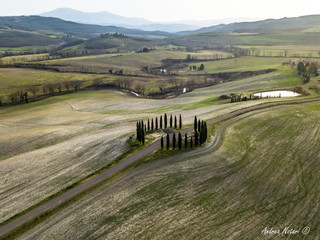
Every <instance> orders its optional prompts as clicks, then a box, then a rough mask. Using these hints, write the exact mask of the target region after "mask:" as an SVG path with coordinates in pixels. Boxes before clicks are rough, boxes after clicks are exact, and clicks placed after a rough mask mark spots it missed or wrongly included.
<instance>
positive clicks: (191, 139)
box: [190, 136, 193, 148]
mask: <svg viewBox="0 0 320 240" xmlns="http://www.w3.org/2000/svg"><path fill="white" fill-rule="evenodd" d="M192 147H193V138H192V136H191V138H190V148H192Z"/></svg>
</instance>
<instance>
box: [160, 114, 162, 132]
mask: <svg viewBox="0 0 320 240" xmlns="http://www.w3.org/2000/svg"><path fill="white" fill-rule="evenodd" d="M160 129H162V115H161V116H160Z"/></svg>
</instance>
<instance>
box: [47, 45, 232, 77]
mask: <svg viewBox="0 0 320 240" xmlns="http://www.w3.org/2000/svg"><path fill="white" fill-rule="evenodd" d="M168 48H169V47H166V48H160V49H157V48H156V50H153V51H150V52H148V53H135V52H131V53H119V54H106V55H100V56H88V57H77V58H71V59H61V60H51V61H44V62H43V63H47V64H62V65H65V66H67V67H68V68H72V67H89V68H90V67H91V68H97V69H99V70H100V71H103V70H104V71H108V70H109V69H112V68H114V69H117V70H119V69H123V70H124V71H125V73H127V74H130V73H131V74H139V73H140V74H141V73H142V71H141V69H142V68H143V67H145V66H149V67H161V66H162V62H161V61H162V60H165V59H186V58H187V55H188V54H190V55H191V56H192V57H194V58H198V59H207V58H209V59H210V58H214V57H215V55H216V54H218V55H221V57H227V56H228V55H230V54H227V53H224V52H219V51H209V50H206V51H200V52H185V51H179V50H170V48H169V49H168Z"/></svg>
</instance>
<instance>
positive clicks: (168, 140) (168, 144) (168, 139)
mask: <svg viewBox="0 0 320 240" xmlns="http://www.w3.org/2000/svg"><path fill="white" fill-rule="evenodd" d="M169 148H170V138H169V133H167V150H169Z"/></svg>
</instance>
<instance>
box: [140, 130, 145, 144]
mask: <svg viewBox="0 0 320 240" xmlns="http://www.w3.org/2000/svg"><path fill="white" fill-rule="evenodd" d="M141 140H142V144H143V145H144V140H145V136H144V130H143V127H142V128H141Z"/></svg>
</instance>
